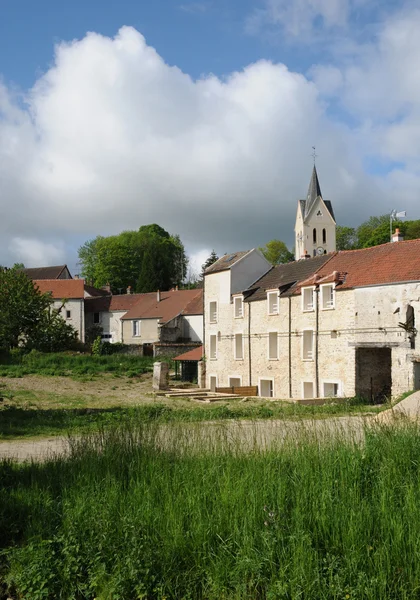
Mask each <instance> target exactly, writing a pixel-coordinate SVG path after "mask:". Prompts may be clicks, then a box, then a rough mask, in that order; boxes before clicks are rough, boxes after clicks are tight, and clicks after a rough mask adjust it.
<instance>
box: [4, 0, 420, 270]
mask: <svg viewBox="0 0 420 600" xmlns="http://www.w3.org/2000/svg"><path fill="white" fill-rule="evenodd" d="M419 26H420V11H419V7H418V3H416V2H412V1H411V0H407V1H398V2H397V1H394V0H388V1H387V2H379V0H294V1H293V2H290V0H203V1H201V0H197V1H190V0H179V1H177V0H153V1H152V0H142V1H137V2H135V1H129V0H119V2H110V1H108V0H106V1H102V2H99V0H90V1H85V2H81V0H73V2H64V1H61V0H60V1H52V0H49V1H46V0H38V1H37V2H33V1H29V0H26V1H21V0H13V2H12V1H11V0H0V82H2V83H1V84H0V234H1V235H2V239H3V244H2V247H0V264H1V263H10V262H13V261H14V260H23V261H24V262H25V263H27V264H28V265H29V264H39V263H43V262H50V263H54V262H61V261H62V260H67V261H68V262H70V263H71V264H74V263H75V262H76V251H77V247H78V245H80V243H82V242H83V241H84V240H86V239H88V238H90V237H94V236H95V235H97V234H103V235H107V234H110V233H117V232H118V231H119V230H121V229H124V228H134V227H137V226H140V225H142V224H145V223H147V222H151V221H155V222H158V223H160V224H161V225H163V226H164V227H166V228H167V229H168V230H169V231H171V232H172V233H179V234H180V235H181V237H182V239H183V240H184V242H185V243H186V245H187V248H188V250H189V252H190V253H191V255H193V256H195V261H196V262H197V261H198V262H200V260H201V258H202V257H203V256H205V254H206V253H207V252H208V251H209V250H210V249H211V248H213V247H215V248H216V250H217V251H218V252H219V253H222V252H225V251H230V250H235V249H244V248H247V247H252V246H255V245H261V244H263V243H265V242H266V241H268V240H269V239H272V238H280V239H284V240H285V241H286V242H287V243H288V244H289V246H293V225H294V216H295V210H296V200H297V199H298V198H299V197H304V196H305V193H306V188H307V184H308V181H309V176H310V168H311V157H310V154H311V147H312V146H313V145H314V144H316V146H317V154H318V159H317V161H318V162H317V164H318V170H319V174H320V179H321V187H322V190H323V192H324V195H325V197H326V198H329V199H331V200H332V201H333V203H334V207H335V213H336V215H337V216H338V217H337V218H338V220H339V222H340V223H341V224H346V225H347V224H349V225H357V224H358V223H359V222H361V221H362V220H363V219H364V218H367V217H368V216H370V215H371V214H383V213H385V212H388V211H389V210H391V209H392V208H397V209H402V210H403V209H406V210H407V211H408V215H409V216H410V217H411V218H419V217H420V214H419V212H418V209H417V204H418V197H419V192H420V189H419V188H420V166H419V154H420V145H419V142H418V140H419V139H420V136H419V128H420V125H419V123H420V110H419V108H418V107H419V105H420V83H417V82H418V81H420V73H419V71H420V66H419V59H418V56H419V55H420V41H417V38H418V37H419V36H418V35H417V33H418V27H419ZM88 32H93V33H94V34H95V35H87V33H88ZM153 49H154V50H153Z"/></svg>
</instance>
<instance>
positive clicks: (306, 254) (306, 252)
mask: <svg viewBox="0 0 420 600" xmlns="http://www.w3.org/2000/svg"><path fill="white" fill-rule="evenodd" d="M303 258H311V255H310V254H308V251H307V250H305V254H304V255H303Z"/></svg>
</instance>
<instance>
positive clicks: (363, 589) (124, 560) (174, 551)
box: [0, 422, 420, 600]
mask: <svg viewBox="0 0 420 600" xmlns="http://www.w3.org/2000/svg"><path fill="white" fill-rule="evenodd" d="M174 427H175V429H174V433H173V439H172V442H171V444H170V445H168V444H162V443H160V442H157V440H156V432H157V430H156V428H155V427H154V426H153V425H152V424H150V423H149V424H147V425H139V423H137V422H136V423H134V424H133V423H132V424H130V426H128V425H127V426H125V427H119V428H117V429H113V428H111V429H110V430H107V431H105V432H103V433H102V435H101V436H96V437H88V438H85V439H83V440H77V441H74V444H73V448H72V454H71V456H70V457H69V458H67V459H64V458H62V459H56V460H55V461H51V462H48V463H44V464H39V465H35V464H32V465H25V466H17V465H14V464H11V463H2V464H0V478H1V481H2V486H1V489H0V548H1V554H0V560H1V566H0V581H1V582H2V586H3V587H2V590H3V596H2V597H1V595H0V597H1V600H3V599H5V598H8V597H9V598H13V599H17V598H21V599H28V600H38V599H44V598H46V599H63V600H64V599H69V600H70V599H77V600H79V599H82V598H83V599H85V598H86V599H91V600H93V599H94V598H96V599H97V600H111V599H112V600H117V599H119V600H134V599H148V600H152V599H156V600H163V599H173V600H283V599H284V600H286V599H287V600H289V599H290V600H292V599H293V600H294V599H305V600H312V599H313V600H320V599H325V600H327V599H340V600H341V599H343V600H344V599H346V600H347V599H350V598H352V599H357V600H361V599H372V600H381V599H383V600H390V599H393V600H400V599H406V600H407V599H415V598H418V597H419V582H420V561H419V555H420V458H419V457H420V435H419V434H420V431H419V430H418V428H417V426H415V425H412V426H406V427H405V428H398V429H397V428H382V429H376V430H369V431H367V432H366V439H365V443H364V444H352V443H350V442H349V441H348V440H344V439H337V438H331V439H327V438H325V439H322V440H318V439H314V438H313V437H312V436H311V435H309V434H303V433H302V434H299V433H297V434H296V436H295V438H294V439H293V440H289V442H287V443H285V444H284V445H283V446H281V447H280V446H279V447H277V448H275V447H274V448H272V449H271V450H270V451H266V452H262V451H261V450H258V449H257V448H253V449H251V450H250V451H248V452H247V453H243V452H241V451H240V446H239V444H238V443H237V442H238V440H235V439H232V437H230V438H229V439H228V440H227V439H226V438H224V434H223V428H222V429H220V433H219V434H218V436H216V438H215V439H214V441H213V443H212V444H211V445H210V446H211V447H209V446H208V445H206V444H204V442H203V438H202V437H201V435H200V434H199V431H198V430H197V434H196V435H195V437H194V428H192V429H190V430H189V432H188V439H187V437H186V435H185V432H183V431H182V429H178V430H177V427H176V426H174Z"/></svg>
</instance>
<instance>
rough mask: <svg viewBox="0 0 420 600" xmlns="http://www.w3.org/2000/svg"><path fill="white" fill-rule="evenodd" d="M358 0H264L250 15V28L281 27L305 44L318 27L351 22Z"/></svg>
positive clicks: (329, 27)
mask: <svg viewBox="0 0 420 600" xmlns="http://www.w3.org/2000/svg"><path fill="white" fill-rule="evenodd" d="M353 3H354V0H353V1H352V0H264V1H263V8H259V9H256V10H255V11H254V12H253V13H252V14H251V15H250V17H249V18H248V21H247V30H248V32H249V33H257V32H259V31H261V29H263V28H264V27H265V26H280V27H281V29H282V30H283V31H284V33H285V34H286V35H288V36H291V37H299V40H300V43H301V44H305V43H307V42H308V41H309V39H308V38H310V39H312V37H313V35H314V32H315V30H316V29H324V30H328V29H334V28H343V27H345V26H346V25H347V23H348V19H349V14H350V10H351V8H352V5H353Z"/></svg>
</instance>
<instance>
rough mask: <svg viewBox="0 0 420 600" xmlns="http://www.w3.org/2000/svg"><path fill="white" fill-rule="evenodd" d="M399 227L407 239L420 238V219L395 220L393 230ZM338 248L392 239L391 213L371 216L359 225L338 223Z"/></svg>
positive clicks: (351, 248)
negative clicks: (354, 226)
mask: <svg viewBox="0 0 420 600" xmlns="http://www.w3.org/2000/svg"><path fill="white" fill-rule="evenodd" d="M397 227H398V228H399V230H400V232H401V235H402V236H403V238H404V239H405V240H416V239H418V238H420V219H418V220H415V221H393V223H392V230H393V231H395V229H396V228H397ZM336 235H337V250H353V249H358V248H370V247H371V246H378V245H379V244H386V243H387V242H389V241H390V226H389V214H387V215H380V216H373V217H369V219H367V221H364V222H363V223H362V224H361V225H359V227H356V228H353V227H343V226H340V225H337V230H336Z"/></svg>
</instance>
